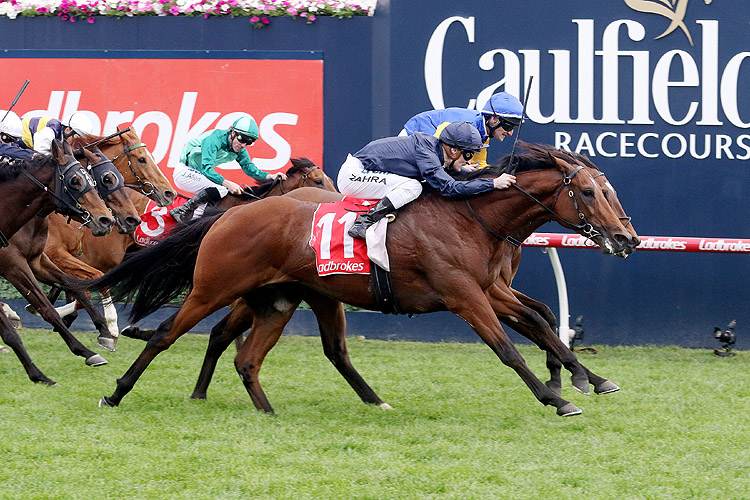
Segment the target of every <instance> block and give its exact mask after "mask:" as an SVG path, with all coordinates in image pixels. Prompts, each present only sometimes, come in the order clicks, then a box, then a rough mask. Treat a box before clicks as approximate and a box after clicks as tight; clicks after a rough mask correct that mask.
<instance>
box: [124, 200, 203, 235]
mask: <svg viewBox="0 0 750 500" xmlns="http://www.w3.org/2000/svg"><path fill="white" fill-rule="evenodd" d="M188 199H189V198H185V197H183V196H177V197H176V198H175V200H174V203H172V204H171V205H169V206H167V207H160V206H159V205H157V204H156V202H154V201H153V200H149V201H148V205H146V213H144V214H143V215H141V224H140V225H139V226H138V228H137V229H136V230H135V233H134V234H133V239H135V242H136V243H137V244H139V245H141V246H142V247H147V246H150V245H156V244H157V243H159V240H160V239H162V238H164V237H165V236H166V235H167V234H169V232H170V231H171V230H172V229H174V228H175V226H177V221H176V220H174V218H173V217H172V216H171V215H169V211H170V210H172V209H173V208H176V207H179V206H180V205H182V204H183V203H185V202H186V201H187V200H188Z"/></svg>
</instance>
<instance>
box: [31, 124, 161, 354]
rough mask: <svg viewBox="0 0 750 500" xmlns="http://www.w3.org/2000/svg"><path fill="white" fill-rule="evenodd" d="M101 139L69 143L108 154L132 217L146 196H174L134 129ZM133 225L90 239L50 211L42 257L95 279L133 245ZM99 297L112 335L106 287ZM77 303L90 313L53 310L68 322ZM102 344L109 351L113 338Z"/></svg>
mask: <svg viewBox="0 0 750 500" xmlns="http://www.w3.org/2000/svg"><path fill="white" fill-rule="evenodd" d="M103 139H105V138H104V137H100V136H94V135H88V136H85V137H75V138H74V145H75V146H76V147H81V148H82V147H83V146H86V145H88V144H92V143H97V146H96V147H97V148H99V150H101V152H102V153H103V154H104V155H106V156H107V157H108V158H112V163H113V164H114V165H115V167H116V168H117V171H118V172H119V173H120V174H121V175H122V177H123V182H124V183H125V185H126V186H127V187H129V188H131V189H127V190H123V191H122V192H123V193H127V195H128V196H129V197H130V199H131V201H132V202H133V204H134V205H135V207H136V211H137V214H138V215H140V214H142V213H143V212H145V210H146V204H147V203H148V199H149V198H150V199H152V200H154V201H155V202H156V203H157V204H159V205H161V206H167V205H169V204H170V203H172V201H173V200H174V197H175V190H174V188H173V187H172V185H171V184H170V183H169V180H168V179H167V178H166V176H165V175H164V174H163V173H162V171H161V169H160V168H159V166H158V165H157V164H156V163H155V162H154V159H153V157H152V156H151V153H149V151H148V149H147V148H146V145H145V144H144V143H143V142H142V141H141V139H140V138H139V137H138V135H137V134H136V133H135V131H133V130H132V129H129V128H128V129H126V130H125V131H122V132H120V133H119V134H118V135H116V136H114V137H109V138H106V140H103ZM99 141H101V142H99ZM147 197H148V198H147ZM138 224H140V219H138V218H137V217H136V218H135V219H133V220H131V221H130V222H126V223H125V224H121V225H120V231H119V232H112V233H110V234H108V235H107V236H105V237H103V238H96V237H94V236H93V235H92V234H91V233H90V232H89V231H80V230H77V229H76V228H75V227H73V226H71V225H69V224H67V223H66V221H65V219H64V218H63V217H60V216H56V215H52V216H50V220H49V235H48V237H47V243H46V247H45V249H44V252H45V254H46V257H48V258H49V260H50V261H51V262H53V263H54V264H55V266H56V267H57V268H59V269H60V270H61V271H62V272H64V273H65V274H67V275H71V276H75V277H77V278H80V279H93V278H97V277H99V276H101V275H102V273H103V272H106V271H108V270H109V269H111V268H113V267H114V266H116V265H117V264H119V263H120V262H121V261H122V259H123V258H124V256H125V253H126V251H127V249H128V247H130V246H131V245H133V237H132V235H131V234H130V233H132V232H133V231H135V229H136V228H137V226H138ZM59 292H60V290H59V289H57V290H53V292H52V293H51V294H50V297H49V298H50V300H51V301H54V300H55V299H56V298H57V295H58V294H59ZM102 300H103V303H104V314H105V317H106V324H107V325H108V331H109V334H110V335H111V336H112V338H115V339H116V338H117V336H118V334H119V329H118V327H117V312H116V311H115V308H114V305H113V304H112V302H111V300H110V299H109V295H108V294H107V293H106V291H103V293H102ZM80 307H84V308H86V309H87V310H88V312H89V314H91V308H90V307H88V306H87V305H86V304H85V303H82V302H76V303H72V304H71V305H70V306H64V307H62V308H60V310H59V312H60V313H61V314H62V315H63V316H68V317H67V318H66V319H65V322H66V324H67V325H68V326H70V324H71V323H72V322H73V320H74V319H75V311H76V310H77V309H78V308H80ZM94 314H95V315H96V314H97V313H94ZM69 315H72V316H69ZM92 320H94V323H95V324H97V323H98V322H99V319H98V318H94V317H93V316H92ZM97 329H99V327H98V325H97ZM110 342H111V341H110ZM106 347H107V348H109V349H110V350H112V349H114V342H112V343H111V345H110V344H108V345H107V346H106Z"/></svg>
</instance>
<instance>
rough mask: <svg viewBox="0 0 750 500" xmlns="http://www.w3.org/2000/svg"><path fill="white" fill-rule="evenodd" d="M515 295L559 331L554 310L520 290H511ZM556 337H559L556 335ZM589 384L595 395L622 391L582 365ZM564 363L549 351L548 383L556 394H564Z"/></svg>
mask: <svg viewBox="0 0 750 500" xmlns="http://www.w3.org/2000/svg"><path fill="white" fill-rule="evenodd" d="M511 292H512V293H513V295H514V296H515V297H516V299H518V300H519V301H520V302H521V303H522V304H523V305H524V306H526V307H528V308H530V309H533V310H534V311H536V312H537V313H538V314H539V315H540V316H541V317H542V318H544V320H545V321H546V322H547V324H548V325H549V327H550V329H551V330H552V331H553V332H556V331H557V319H556V318H555V315H554V313H553V312H552V310H551V309H550V308H549V307H547V305H546V304H543V303H542V302H539V301H538V300H534V299H532V298H531V297H529V296H527V295H524V294H523V293H521V292H519V291H518V290H514V289H511ZM555 337H558V336H557V335H555ZM581 367H583V370H584V372H586V376H587V377H588V379H589V382H591V384H592V385H593V386H594V393H596V394H608V393H610V392H615V391H618V390H620V388H619V387H618V386H617V384H614V383H612V382H610V381H609V380H607V379H606V378H604V377H600V376H599V375H597V374H596V373H594V372H592V371H591V370H589V369H588V368H586V366H584V365H583V364H581ZM561 368H562V363H561V362H560V359H559V358H557V357H556V356H555V355H554V354H553V353H552V352H550V351H547V369H548V370H549V372H550V379H549V380H548V381H547V382H546V385H547V387H549V388H550V389H552V391H554V392H555V393H556V394H558V395H559V394H562V380H561V376H560V370H561Z"/></svg>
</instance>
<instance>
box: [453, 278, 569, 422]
mask: <svg viewBox="0 0 750 500" xmlns="http://www.w3.org/2000/svg"><path fill="white" fill-rule="evenodd" d="M463 291H464V293H463V294H462V295H461V297H455V298H450V299H444V303H445V305H446V306H447V307H448V309H449V310H450V311H451V312H453V313H454V314H456V315H458V316H459V317H461V318H463V319H464V320H465V321H466V322H468V323H469V324H470V325H472V327H473V328H474V331H475V332H477V334H478V335H479V336H480V337H481V339H482V340H484V342H485V343H486V344H487V345H488V346H489V347H490V349H492V350H493V351H494V352H495V354H496V355H497V356H498V357H499V358H500V360H501V361H502V362H503V364H505V365H506V366H509V367H511V368H512V369H513V370H515V372H516V373H517V374H518V376H519V377H521V380H523V381H524V382H525V383H526V385H527V386H528V387H529V389H531V392H532V393H533V394H534V396H535V397H536V398H537V400H539V402H540V403H542V404H544V405H552V406H554V407H555V408H557V414H558V415H561V416H571V415H578V414H580V413H581V410H580V409H579V408H578V407H577V406H575V405H574V404H573V403H571V402H569V401H566V400H564V399H562V398H561V397H560V396H558V395H556V394H555V393H553V392H552V391H551V390H550V389H549V388H548V387H547V386H546V385H544V383H542V381H541V380H539V379H538V378H537V377H536V375H534V373H533V372H532V371H531V369H530V368H529V367H528V366H527V365H526V361H525V360H524V359H523V356H521V353H519V352H518V349H516V346H514V345H513V343H512V342H511V341H510V339H509V338H508V336H507V335H506V333H505V331H503V328H502V326H501V325H500V322H499V321H498V319H497V316H496V315H495V312H494V311H493V308H492V307H491V306H490V304H489V302H488V301H487V299H486V298H485V297H484V295H483V294H482V293H481V291H479V292H478V293H467V292H468V290H466V289H465V288H464V290H463Z"/></svg>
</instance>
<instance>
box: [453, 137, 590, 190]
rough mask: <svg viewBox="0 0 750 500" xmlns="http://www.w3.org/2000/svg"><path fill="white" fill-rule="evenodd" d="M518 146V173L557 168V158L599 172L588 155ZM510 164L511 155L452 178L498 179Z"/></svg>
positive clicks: (542, 147) (533, 145) (527, 143)
mask: <svg viewBox="0 0 750 500" xmlns="http://www.w3.org/2000/svg"><path fill="white" fill-rule="evenodd" d="M518 145H519V146H520V148H521V151H522V152H521V153H520V154H517V155H515V159H514V163H515V164H516V173H522V172H529V171H532V170H543V169H549V168H556V164H555V162H554V159H555V158H557V159H560V160H563V161H564V162H566V163H568V164H571V165H577V164H583V165H585V166H587V167H591V168H594V169H596V170H599V168H598V167H597V166H596V165H594V163H593V162H592V161H591V160H590V159H589V158H588V157H587V156H586V155H582V154H578V153H573V152H570V151H564V150H561V149H556V148H554V147H552V146H550V145H548V144H532V143H529V142H523V141H520V142H519V143H518ZM509 163H510V155H506V156H503V157H502V158H500V161H499V162H498V163H496V164H494V165H490V166H488V167H486V168H482V169H477V170H474V171H472V172H463V171H462V172H455V173H452V176H453V178H454V179H456V180H460V181H469V180H472V179H478V178H480V177H497V176H499V175H500V174H502V173H503V172H506V171H507V168H508V164H509Z"/></svg>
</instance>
